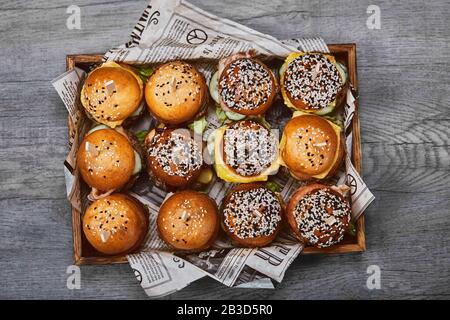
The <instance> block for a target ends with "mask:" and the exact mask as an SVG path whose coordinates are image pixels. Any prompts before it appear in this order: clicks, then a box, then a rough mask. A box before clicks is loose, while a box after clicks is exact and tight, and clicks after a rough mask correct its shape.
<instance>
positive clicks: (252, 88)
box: [218, 55, 278, 116]
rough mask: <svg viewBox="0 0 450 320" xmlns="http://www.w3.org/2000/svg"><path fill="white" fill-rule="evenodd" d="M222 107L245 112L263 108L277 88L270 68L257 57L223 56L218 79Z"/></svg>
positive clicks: (251, 112) (267, 104) (253, 113)
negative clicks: (229, 57) (224, 60)
mask: <svg viewBox="0 0 450 320" xmlns="http://www.w3.org/2000/svg"><path fill="white" fill-rule="evenodd" d="M218 91H219V102H220V106H221V107H222V109H224V110H225V111H232V112H236V113H240V114H243V115H246V116H251V115H260V114H263V113H264V112H266V111H267V109H268V108H269V107H270V106H271V105H272V102H273V100H274V98H275V96H276V94H277V91H278V83H277V80H276V78H275V76H274V74H273V72H272V70H271V69H270V68H268V67H267V66H266V65H265V64H264V63H262V62H261V61H259V60H258V59H255V58H251V57H248V56H244V57H242V55H236V56H235V58H234V59H227V61H226V65H225V66H224V68H223V70H222V72H221V74H220V76H219V82H218Z"/></svg>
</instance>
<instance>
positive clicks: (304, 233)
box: [286, 184, 351, 248]
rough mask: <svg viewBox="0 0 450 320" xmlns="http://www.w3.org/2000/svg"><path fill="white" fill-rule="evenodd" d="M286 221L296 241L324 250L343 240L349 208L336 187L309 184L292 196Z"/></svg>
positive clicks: (348, 217)
mask: <svg viewBox="0 0 450 320" xmlns="http://www.w3.org/2000/svg"><path fill="white" fill-rule="evenodd" d="M286 218H287V222H288V224H289V226H290V228H291V229H292V231H293V232H294V234H295V235H296V237H297V238H298V239H299V240H300V241H302V242H303V243H305V244H307V245H310V246H317V247H319V248H325V247H329V246H331V245H334V244H337V243H339V242H340V241H341V240H342V239H343V238H344V234H345V231H346V230H347V228H348V224H349V222H350V219H351V208H350V204H349V203H348V201H347V199H346V198H345V197H344V196H343V195H342V194H341V193H340V192H339V191H338V190H337V188H333V187H329V186H325V185H321V184H310V185H307V186H304V187H301V188H299V189H298V190H297V191H296V192H295V193H294V194H293V195H292V197H291V199H290V200H289V203H288V205H287V207H286Z"/></svg>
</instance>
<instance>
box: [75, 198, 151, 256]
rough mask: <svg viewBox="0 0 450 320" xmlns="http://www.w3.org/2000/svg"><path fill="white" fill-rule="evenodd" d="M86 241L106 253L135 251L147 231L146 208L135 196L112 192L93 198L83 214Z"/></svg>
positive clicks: (114, 253)
mask: <svg viewBox="0 0 450 320" xmlns="http://www.w3.org/2000/svg"><path fill="white" fill-rule="evenodd" d="M83 231H84V234H85V236H86V238H87V240H88V241H89V243H90V244H91V245H92V246H93V247H94V248H95V249H96V250H97V251H99V252H101V253H103V254H107V255H118V254H127V253H131V252H133V251H136V250H137V249H138V248H139V247H140V245H141V244H142V241H143V240H144V238H145V236H146V234H147V231H148V211H147V210H146V208H145V207H144V206H143V205H142V204H141V203H140V202H139V201H138V200H136V199H135V198H133V197H131V196H129V195H125V194H120V193H115V194H112V195H110V196H108V197H105V198H102V199H99V200H96V201H94V202H93V203H92V204H91V205H90V206H89V207H88V208H87V210H86V212H85V214H84V217H83Z"/></svg>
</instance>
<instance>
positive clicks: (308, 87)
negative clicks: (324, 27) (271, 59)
mask: <svg viewBox="0 0 450 320" xmlns="http://www.w3.org/2000/svg"><path fill="white" fill-rule="evenodd" d="M342 86H343V82H342V79H341V76H340V73H339V71H338V69H337V68H336V66H335V65H334V64H333V63H332V62H331V61H330V60H328V59H327V57H325V56H324V55H323V54H320V53H309V54H304V55H301V56H299V57H298V58H296V59H294V60H293V61H292V62H291V63H289V65H288V67H287V68H286V72H285V75H284V87H285V90H286V91H287V93H288V95H289V96H290V98H291V99H294V100H302V101H303V102H305V103H306V105H307V106H308V108H307V109H314V110H318V109H322V108H326V107H328V105H329V104H330V103H331V102H332V101H333V100H334V99H335V98H336V96H337V94H338V93H339V91H340V90H341V89H342Z"/></svg>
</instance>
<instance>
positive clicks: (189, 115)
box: [145, 61, 208, 126]
mask: <svg viewBox="0 0 450 320" xmlns="http://www.w3.org/2000/svg"><path fill="white" fill-rule="evenodd" d="M145 99H146V101H147V106H148V109H149V111H150V113H151V114H152V115H153V116H154V117H155V118H156V119H157V120H159V121H160V122H162V123H164V124H166V125H170V126H175V125H180V124H184V123H186V122H189V121H191V120H194V119H195V118H198V117H201V116H202V115H203V114H204V113H205V112H206V106H207V102H208V88H207V86H206V83H205V78H204V77H203V75H202V74H201V73H200V72H199V71H198V70H197V69H195V68H194V67H193V66H192V65H190V64H188V63H186V62H183V61H172V62H168V63H165V64H163V65H161V66H160V67H159V68H158V69H156V70H155V72H154V73H153V74H152V75H151V76H150V78H149V79H148V82H147V84H146V86H145Z"/></svg>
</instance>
